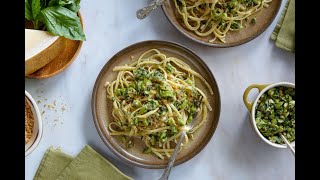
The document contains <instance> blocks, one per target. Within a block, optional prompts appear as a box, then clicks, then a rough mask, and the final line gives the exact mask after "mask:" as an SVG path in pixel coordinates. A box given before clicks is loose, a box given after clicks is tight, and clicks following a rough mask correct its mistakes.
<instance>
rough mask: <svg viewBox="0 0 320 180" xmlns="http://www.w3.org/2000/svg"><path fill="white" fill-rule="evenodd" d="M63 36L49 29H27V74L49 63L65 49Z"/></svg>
mask: <svg viewBox="0 0 320 180" xmlns="http://www.w3.org/2000/svg"><path fill="white" fill-rule="evenodd" d="M63 46H64V41H63V37H60V36H54V35H51V34H50V33H49V32H47V31H41V30H34V29H25V75H29V74H31V73H33V72H35V71H37V70H38V69H40V68H42V67H43V66H45V65H46V64H48V63H49V62H50V61H51V60H53V59H54V58H55V57H57V56H58V55H59V53H60V52H61V51H62V50H63Z"/></svg>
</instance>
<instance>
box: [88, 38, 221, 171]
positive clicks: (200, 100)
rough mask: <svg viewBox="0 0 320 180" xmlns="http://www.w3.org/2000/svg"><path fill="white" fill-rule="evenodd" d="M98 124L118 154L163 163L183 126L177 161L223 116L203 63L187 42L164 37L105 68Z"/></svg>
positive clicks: (97, 97)
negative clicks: (170, 40) (186, 44)
mask: <svg viewBox="0 0 320 180" xmlns="http://www.w3.org/2000/svg"><path fill="white" fill-rule="evenodd" d="M92 110H93V116H94V121H95V125H96V128H97V130H98V132H99V135H100V136H101V138H102V140H103V141H104V142H105V143H106V145H107V146H108V147H109V148H110V149H111V150H112V151H113V152H114V153H115V154H116V155H117V156H119V157H120V158H122V159H124V160H126V161H128V162H129V163H131V164H134V165H138V166H141V167H145V168H163V167H165V165H166V163H167V160H168V158H169V157H170V155H171V153H172V152H173V149H174V147H175V144H176V141H177V139H178V138H179V136H180V134H181V132H182V131H183V129H184V128H185V126H186V125H187V124H188V123H189V122H190V121H191V120H192V119H193V118H196V122H195V126H194V127H193V128H192V129H191V130H189V131H188V133H187V134H188V135H186V136H185V139H184V141H183V145H182V148H181V149H180V151H179V154H178V157H177V160H176V162H175V165H177V164H181V163H183V162H185V161H187V160H189V159H191V158H192V157H193V156H195V155H196V154H198V153H199V152H200V151H201V150H202V149H203V148H204V147H205V145H206V144H207V143H208V142H209V140H210V139H211V137H212V135H213V133H214V131H215V129H216V127H217V124H218V120H219V114H220V94H219V90H218V86H217V83H216V81H215V79H214V77H213V75H212V73H211V71H210V70H209V68H208V67H207V66H206V65H205V63H204V62H203V61H202V60H201V59H200V58H199V57H198V56H197V55H196V54H194V53H193V52H192V51H190V50H188V49H187V48H185V47H183V46H181V45H178V44H175V43H171V42H165V41H144V42H140V43H137V44H134V45H131V46H129V47H127V48H125V49H123V50H122V51H120V52H119V53H117V54H116V55H115V56H113V57H112V58H111V59H110V60H109V61H108V63H107V64H106V65H105V66H104V67H103V69H102V70H101V72H100V74H99V76H98V78H97V80H96V83H95V87H94V91H93V97H92Z"/></svg>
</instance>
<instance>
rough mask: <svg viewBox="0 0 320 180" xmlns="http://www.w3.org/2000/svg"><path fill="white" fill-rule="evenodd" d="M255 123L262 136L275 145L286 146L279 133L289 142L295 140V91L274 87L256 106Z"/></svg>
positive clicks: (263, 95) (288, 88)
mask: <svg viewBox="0 0 320 180" xmlns="http://www.w3.org/2000/svg"><path fill="white" fill-rule="evenodd" d="M255 121H256V124H257V127H258V129H259V131H260V132H261V134H262V135H263V136H264V137H265V138H267V139H269V140H270V141H271V142H273V143H277V144H284V141H283V140H282V139H281V137H280V135H279V133H282V134H283V135H284V136H285V137H286V139H287V140H288V141H289V142H292V141H294V140H295V90H294V88H290V87H274V88H271V89H269V90H268V91H267V92H265V93H264V94H262V96H261V97H260V98H259V100H258V102H257V106H256V112H255Z"/></svg>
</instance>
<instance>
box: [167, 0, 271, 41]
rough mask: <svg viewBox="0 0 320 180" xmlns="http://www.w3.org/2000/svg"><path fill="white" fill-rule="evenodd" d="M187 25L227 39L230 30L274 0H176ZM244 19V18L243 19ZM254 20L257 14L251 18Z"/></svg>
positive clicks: (175, 2)
mask: <svg viewBox="0 0 320 180" xmlns="http://www.w3.org/2000/svg"><path fill="white" fill-rule="evenodd" d="M173 1H174V4H175V7H176V9H177V12H178V15H179V16H180V17H181V18H182V21H183V24H184V25H185V27H186V28H187V29H188V30H190V31H193V32H194V33H195V34H196V35H198V36H201V37H205V36H209V35H212V36H213V38H212V39H211V40H209V42H210V43H212V42H214V41H216V40H217V39H218V40H220V41H221V42H223V43H225V42H226V40H225V37H226V34H227V33H228V32H229V31H239V30H240V29H242V28H244V27H245V26H246V25H245V22H246V21H248V17H249V16H251V15H253V14H254V13H256V12H258V11H260V10H261V9H262V8H263V7H268V6H269V5H268V3H270V2H271V1H272V0H173ZM244 21H245V22H244ZM251 22H252V23H255V18H253V19H252V20H251Z"/></svg>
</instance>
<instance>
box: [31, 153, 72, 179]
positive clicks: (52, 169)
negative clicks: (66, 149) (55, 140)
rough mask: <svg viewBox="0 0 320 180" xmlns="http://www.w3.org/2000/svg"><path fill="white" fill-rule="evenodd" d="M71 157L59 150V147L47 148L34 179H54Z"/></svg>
mask: <svg viewBox="0 0 320 180" xmlns="http://www.w3.org/2000/svg"><path fill="white" fill-rule="evenodd" d="M72 159H73V158H72V157H71V156H69V155H67V154H65V153H63V152H61V151H60V149H54V148H53V147H50V148H48V150H47V151H46V152H45V154H44V156H43V158H42V161H41V163H40V165H39V168H38V170H37V172H36V175H35V176H34V178H33V179H34V180H41V179H46V180H55V179H57V177H58V176H59V174H60V173H61V172H62V171H63V170H64V169H65V168H66V167H67V166H68V165H69V163H70V162H71V161H72Z"/></svg>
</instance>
